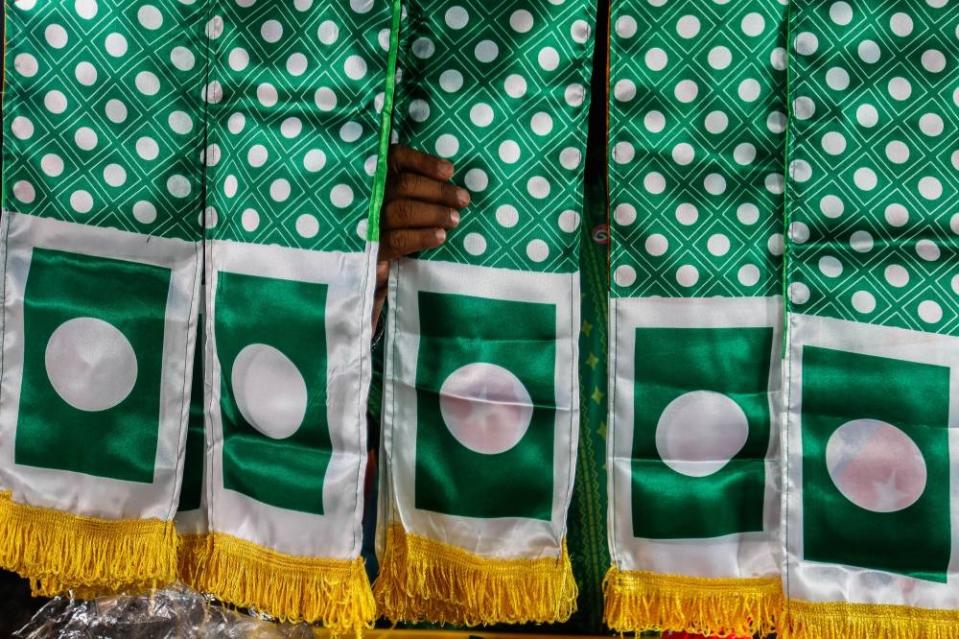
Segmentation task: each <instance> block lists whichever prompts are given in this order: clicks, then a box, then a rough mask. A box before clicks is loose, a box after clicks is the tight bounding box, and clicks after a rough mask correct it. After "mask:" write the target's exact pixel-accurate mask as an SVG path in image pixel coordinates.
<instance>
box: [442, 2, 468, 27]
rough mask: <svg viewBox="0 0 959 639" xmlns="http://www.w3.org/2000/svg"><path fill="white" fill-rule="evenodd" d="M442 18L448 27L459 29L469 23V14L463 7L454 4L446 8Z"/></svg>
mask: <svg viewBox="0 0 959 639" xmlns="http://www.w3.org/2000/svg"><path fill="white" fill-rule="evenodd" d="M444 20H445V21H446V26H448V27H449V28H450V29H457V30H459V29H462V28H463V27H465V26H466V25H467V24H468V23H469V21H470V15H469V13H468V12H467V11H466V9H464V8H463V7H460V6H454V7H450V8H449V9H447V10H446V14H445V15H444Z"/></svg>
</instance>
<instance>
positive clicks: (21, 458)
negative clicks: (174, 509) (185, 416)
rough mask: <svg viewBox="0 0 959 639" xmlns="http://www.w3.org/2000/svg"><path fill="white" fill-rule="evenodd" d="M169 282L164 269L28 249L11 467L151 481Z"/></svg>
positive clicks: (158, 425)
mask: <svg viewBox="0 0 959 639" xmlns="http://www.w3.org/2000/svg"><path fill="white" fill-rule="evenodd" d="M106 283H109V285H105V284H106ZM170 284H171V271H170V269H168V268H164V267H160V266H153V265H148V264H141V263H137V262H130V261H126V260H119V259H111V258H104V257H95V256H91V255H83V254H78V253H70V252H66V251H59V250H52V249H41V248H34V249H33V251H32V257H31V260H30V269H29V274H28V276H27V281H26V286H25V290H24V298H23V324H24V355H23V378H22V387H21V394H20V405H19V417H18V423H17V428H16V441H15V451H14V460H15V462H16V463H17V464H22V465H26V466H34V467H41V468H50V469H57V470H67V471H74V472H78V473H84V474H87V475H93V476H97V477H106V478H112V479H120V480H127V481H133V482H143V483H151V482H153V479H154V464H155V458H156V454H157V443H158V438H159V431H160V395H161V394H160V386H161V378H162V376H163V346H164V330H165V323H166V310H167V298H168V295H169V292H170Z"/></svg>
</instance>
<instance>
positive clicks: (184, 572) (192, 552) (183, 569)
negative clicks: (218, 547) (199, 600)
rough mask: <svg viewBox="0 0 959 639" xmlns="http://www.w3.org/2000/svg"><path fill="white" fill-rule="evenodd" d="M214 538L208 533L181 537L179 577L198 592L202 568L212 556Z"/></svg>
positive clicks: (178, 561)
mask: <svg viewBox="0 0 959 639" xmlns="http://www.w3.org/2000/svg"><path fill="white" fill-rule="evenodd" d="M212 544H213V538H212V537H211V536H210V535H209V534H207V533H197V534H191V535H180V552H179V554H178V555H177V576H178V577H179V578H180V581H181V582H183V583H184V584H186V585H187V586H189V587H191V588H193V589H194V590H197V587H196V586H197V584H198V582H199V579H200V568H201V566H204V565H205V564H206V562H207V560H208V558H209V556H210V549H211V547H212Z"/></svg>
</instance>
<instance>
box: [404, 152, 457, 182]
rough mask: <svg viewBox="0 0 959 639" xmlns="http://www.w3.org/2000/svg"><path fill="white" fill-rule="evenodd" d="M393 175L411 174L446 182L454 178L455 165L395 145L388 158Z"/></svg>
mask: <svg viewBox="0 0 959 639" xmlns="http://www.w3.org/2000/svg"><path fill="white" fill-rule="evenodd" d="M388 160H389V168H390V172H392V173H404V172H407V171H409V172H411V173H417V174H419V175H424V176H426V177H430V178H433V179H435V180H440V181H443V182H445V181H446V180H448V179H450V178H451V177H453V170H454V169H453V164H452V163H451V162H449V161H447V160H444V159H442V158H438V157H435V156H432V155H429V154H427V153H423V152H421V151H416V150H414V149H411V148H410V147H408V146H402V145H400V144H394V145H393V146H391V147H390V152H389V156H388Z"/></svg>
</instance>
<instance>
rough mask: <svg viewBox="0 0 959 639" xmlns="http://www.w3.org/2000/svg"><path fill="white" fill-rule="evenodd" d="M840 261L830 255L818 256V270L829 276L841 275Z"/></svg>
mask: <svg viewBox="0 0 959 639" xmlns="http://www.w3.org/2000/svg"><path fill="white" fill-rule="evenodd" d="M842 270H843V269H842V262H840V261H839V260H838V259H837V258H836V257H834V256H832V255H824V256H822V257H821V258H819V272H820V273H822V274H823V275H825V276H826V277H829V278H836V277H839V276H840V275H842Z"/></svg>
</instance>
